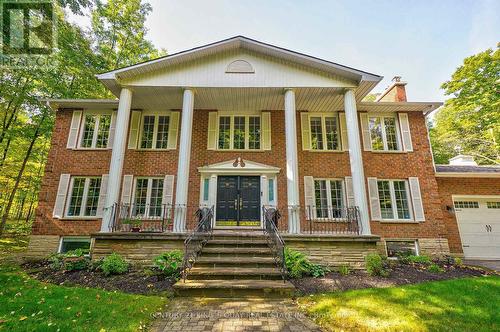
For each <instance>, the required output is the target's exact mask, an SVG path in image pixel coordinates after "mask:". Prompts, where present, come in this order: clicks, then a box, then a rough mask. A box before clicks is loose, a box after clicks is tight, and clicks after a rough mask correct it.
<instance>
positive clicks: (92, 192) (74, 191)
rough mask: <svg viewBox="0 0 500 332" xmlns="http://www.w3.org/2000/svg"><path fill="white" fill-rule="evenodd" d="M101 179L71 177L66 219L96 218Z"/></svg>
mask: <svg viewBox="0 0 500 332" xmlns="http://www.w3.org/2000/svg"><path fill="white" fill-rule="evenodd" d="M101 182H102V177H81V176H74V177H71V181H70V189H69V192H68V198H67V201H66V217H98V210H99V201H100V198H101V195H100V192H101Z"/></svg>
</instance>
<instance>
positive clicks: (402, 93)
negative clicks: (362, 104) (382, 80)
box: [375, 76, 406, 102]
mask: <svg viewBox="0 0 500 332" xmlns="http://www.w3.org/2000/svg"><path fill="white" fill-rule="evenodd" d="M405 85H406V82H403V81H401V76H394V78H393V79H392V83H391V85H389V86H388V87H387V89H385V91H384V92H382V94H381V95H380V96H378V98H377V99H376V100H375V101H389V102H398V101H406V89H405Z"/></svg>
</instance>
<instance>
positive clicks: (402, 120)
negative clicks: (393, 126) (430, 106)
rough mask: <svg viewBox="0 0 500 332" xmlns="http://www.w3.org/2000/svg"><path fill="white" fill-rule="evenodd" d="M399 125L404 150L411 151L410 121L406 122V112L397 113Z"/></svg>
mask: <svg viewBox="0 0 500 332" xmlns="http://www.w3.org/2000/svg"><path fill="white" fill-rule="evenodd" d="M398 115H399V127H400V129H401V139H402V143H403V150H404V151H413V144H412V142H411V134H410V123H409V122H408V114H407V113H399V114H398Z"/></svg>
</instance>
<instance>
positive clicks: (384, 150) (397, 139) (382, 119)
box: [367, 113, 405, 153]
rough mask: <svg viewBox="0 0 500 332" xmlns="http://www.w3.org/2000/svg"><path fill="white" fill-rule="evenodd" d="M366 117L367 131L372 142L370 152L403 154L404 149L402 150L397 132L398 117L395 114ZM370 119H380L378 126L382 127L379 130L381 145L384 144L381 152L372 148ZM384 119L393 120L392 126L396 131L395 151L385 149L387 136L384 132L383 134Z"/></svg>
mask: <svg viewBox="0 0 500 332" xmlns="http://www.w3.org/2000/svg"><path fill="white" fill-rule="evenodd" d="M367 117H368V130H369V133H370V141H371V142H372V150H371V151H372V152H384V153H399V152H405V151H404V149H403V144H402V141H401V132H400V130H399V117H398V115H397V113H368V114H367ZM371 118H380V119H381V122H380V125H381V127H382V128H381V129H382V143H383V144H384V149H383V150H375V149H374V148H373V139H372V131H371V128H370V119H371ZM386 118H392V119H394V120H395V122H394V126H395V129H396V145H397V147H398V148H397V149H396V150H389V149H388V148H387V135H386V132H385V119H386Z"/></svg>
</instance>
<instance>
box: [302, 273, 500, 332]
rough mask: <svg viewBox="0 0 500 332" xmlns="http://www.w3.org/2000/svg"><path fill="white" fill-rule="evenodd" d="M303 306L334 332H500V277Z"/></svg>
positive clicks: (322, 299) (364, 293)
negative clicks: (351, 331)
mask: <svg viewBox="0 0 500 332" xmlns="http://www.w3.org/2000/svg"><path fill="white" fill-rule="evenodd" d="M299 304H300V306H301V308H302V309H303V310H304V311H306V312H307V313H308V315H310V316H312V317H313V318H314V319H315V320H316V322H317V323H319V324H320V325H321V326H323V327H325V328H327V329H328V330H332V331H349V330H356V331H474V332H478V331H499V330H500V277H498V276H490V277H478V278H467V279H456V280H448V281H438V282H429V283H422V284H417V285H411V286H403V287H394V288H379V289H375V288H372V289H363V290H353V291H347V292H343V293H340V292H335V293H327V294H322V295H315V296H309V297H303V298H300V299H299Z"/></svg>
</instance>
